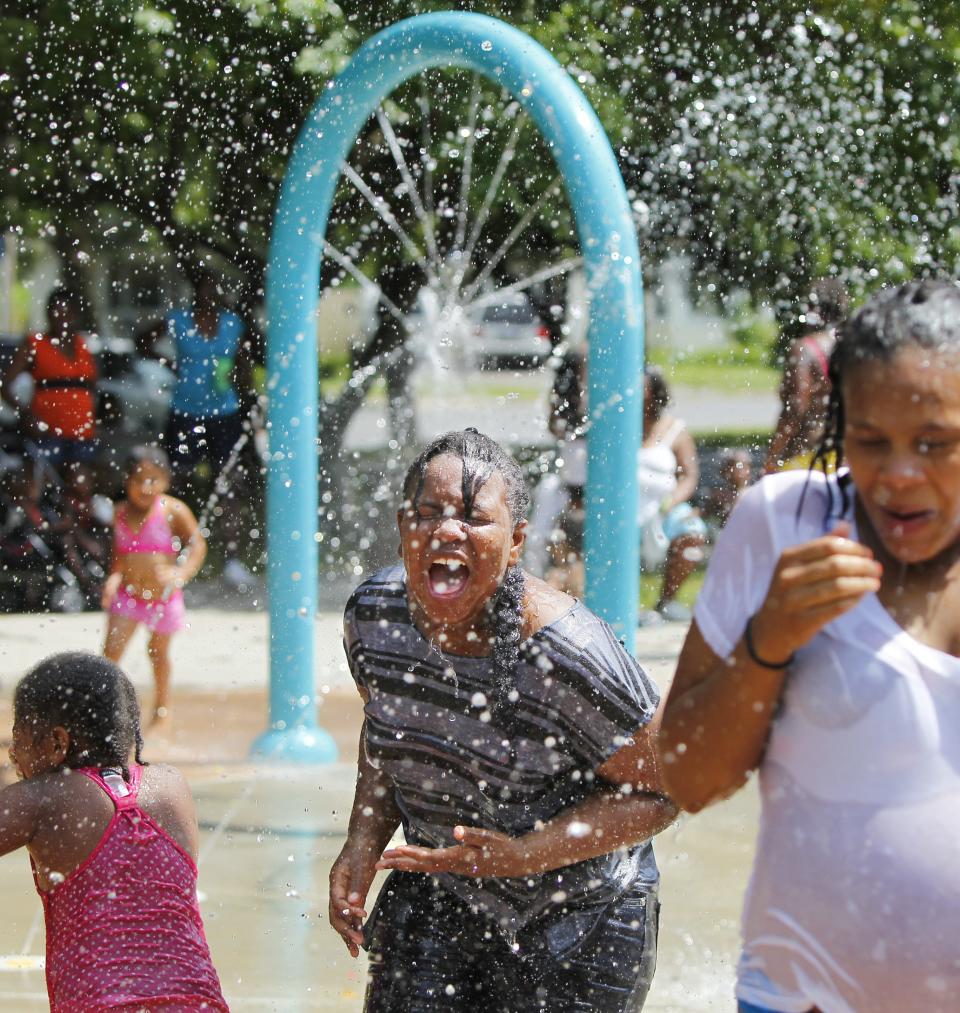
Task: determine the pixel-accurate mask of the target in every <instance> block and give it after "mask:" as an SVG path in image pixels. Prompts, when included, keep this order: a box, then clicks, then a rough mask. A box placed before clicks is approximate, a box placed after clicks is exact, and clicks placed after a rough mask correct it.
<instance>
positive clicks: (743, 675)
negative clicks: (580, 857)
mask: <svg viewBox="0 0 960 1013" xmlns="http://www.w3.org/2000/svg"><path fill="white" fill-rule="evenodd" d="M849 530H850V527H849V525H848V524H847V523H846V522H841V523H840V524H838V525H837V527H836V528H835V529H834V531H833V532H832V533H831V534H829V535H824V536H823V537H822V538H817V539H815V540H814V541H811V542H804V543H802V544H800V545H795V546H792V547H791V548H788V549H786V550H784V552H783V553H782V554H781V556H780V559H779V562H778V563H777V567H776V569H775V571H774V574H773V578H772V580H771V582H770V588H769V590H768V592H767V595H766V598H765V599H764V602H763V604H762V605H761V607H760V609H759V611H758V612H757V613H756V615H755V616H754V617H753V618H752V620H751V621H750V624H749V628H750V630H751V632H752V642H753V652H752V654H751V651H750V650H749V647H748V644H747V640H746V635H744V636H743V637H742V638H741V639H740V641H739V642H738V643H737V644H736V646H735V647H734V649H733V651H732V652H731V654H730V656H729V657H727V658H720V657H718V656H717V655H716V654H714V652H713V651H712V650H711V649H710V647H709V646H708V645H707V643H706V641H705V640H704V638H703V635H702V634H701V632H700V629H699V627H698V626H697V624H696V622H694V624H693V626H691V628H690V632H689V633H688V634H687V639H686V642H685V643H684V645H683V650H682V651H681V653H680V659H679V661H678V663H677V672H676V675H675V676H674V681H673V685H672V686H671V688H670V695H669V697H668V698H667V705H666V710H665V712H664V718H663V726H662V728H661V732H660V743H659V746H660V755H661V757H662V759H663V770H664V779H665V782H666V785H667V789H668V791H669V792H670V795H671V797H673V798H675V799H676V800H677V802H678V803H679V804H680V806H681V807H682V808H684V809H687V810H689V811H690V812H696V811H698V810H699V809H702V808H703V807H704V806H706V805H709V804H710V803H711V802H714V801H716V800H717V799H720V798H724V797H726V796H727V795H729V794H730V793H731V792H733V791H734V790H736V789H737V788H739V787H740V786H741V785H742V784H743V782H744V781H745V780H746V778H747V777H748V775H749V774H750V772H751V771H752V770H753V769H754V768H755V767H757V766H758V765H759V763H760V760H761V759H762V756H763V751H764V748H765V746H766V741H767V736H768V734H769V731H770V722H771V720H772V718H773V713H774V709H775V707H776V705H777V702H778V700H779V699H780V693H781V691H782V688H783V683H784V680H785V679H786V677H787V671H788V669H787V667H786V665H784V667H782V668H775V667H769V666H770V665H779V664H781V663H786V662H788V661H789V659H790V658H791V657H792V656H793V653H794V652H795V651H797V650H799V649H800V648H801V647H803V646H804V644H806V643H808V642H809V641H810V640H811V639H812V638H813V637H814V636H816V634H817V633H818V632H819V631H820V630H821V629H822V628H823V627H824V626H826V625H827V624H828V623H830V622H832V621H833V620H834V619H836V618H838V617H839V616H841V615H843V613H845V612H848V611H849V610H850V609H852V608H854V607H855V606H856V605H857V604H858V603H859V602H860V599H861V598H862V597H863V596H864V595H865V594H868V593H870V592H872V591H877V590H879V587H880V574H881V568H880V564H879V563H877V562H876V561H875V560H874V559H873V554H872V553H871V551H870V550H869V549H868V548H867V547H866V546H864V545H861V544H860V543H858V542H852V541H850V540H849V539H848V538H846V537H845V536H846V535H847V534H849ZM756 658H760V659H762V660H763V661H766V662H768V663H769V665H761V664H758V663H757V661H756V660H755V659H756Z"/></svg>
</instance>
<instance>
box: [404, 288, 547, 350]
mask: <svg viewBox="0 0 960 1013" xmlns="http://www.w3.org/2000/svg"><path fill="white" fill-rule="evenodd" d="M407 327H408V329H409V331H410V339H409V342H410V348H411V349H412V350H413V352H414V354H415V355H416V357H417V358H418V359H420V360H421V361H424V362H434V363H436V364H438V365H440V366H442V367H443V368H458V369H474V368H478V367H479V368H480V369H496V368H497V367H498V366H519V367H531V368H532V367H536V366H539V365H542V364H543V363H544V362H546V361H547V359H548V358H549V356H550V353H551V352H552V350H553V343H552V342H551V340H550V332H549V331H548V330H547V327H546V326H545V324H544V322H543V320H542V319H541V318H540V316H539V314H538V313H537V311H536V309H535V308H534V306H533V303H532V302H531V301H530V300H529V298H527V296H526V295H524V294H523V293H510V294H509V295H506V296H504V297H503V298H502V299H498V300H497V301H496V302H489V303H487V304H486V305H484V306H483V307H482V308H481V309H478V310H474V311H464V310H461V309H460V308H459V307H457V306H453V307H445V308H441V307H440V306H439V305H438V304H437V301H436V299H435V297H434V296H433V294H432V293H431V292H429V291H428V290H426V289H424V290H422V291H421V295H420V297H419V298H418V300H417V303H416V305H415V306H414V308H413V309H412V310H410V312H409V313H408V314H407Z"/></svg>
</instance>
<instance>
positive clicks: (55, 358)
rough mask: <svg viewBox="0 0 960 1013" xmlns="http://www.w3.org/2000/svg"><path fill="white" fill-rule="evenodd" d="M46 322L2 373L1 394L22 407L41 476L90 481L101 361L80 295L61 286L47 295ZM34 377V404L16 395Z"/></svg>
mask: <svg viewBox="0 0 960 1013" xmlns="http://www.w3.org/2000/svg"><path fill="white" fill-rule="evenodd" d="M46 310H47V326H46V330H45V331H43V332H42V333H32V334H28V335H27V336H26V337H25V338H24V339H23V342H22V344H21V345H20V347H19V348H18V349H17V351H16V352H15V353H14V356H13V359H12V360H11V362H10V365H9V366H8V367H7V369H6V372H5V373H4V375H3V386H2V388H0V397H2V398H3V400H4V401H5V402H6V403H7V404H9V405H10V406H11V407H13V408H15V409H16V410H17V411H19V412H20V420H21V433H22V436H23V439H24V448H25V450H26V452H27V453H28V454H29V455H30V456H31V457H32V458H33V459H34V460H35V461H36V462H37V465H38V472H39V474H38V475H37V478H38V480H40V481H44V480H48V479H49V478H50V477H51V472H52V474H53V475H60V476H62V477H63V478H64V479H65V480H66V481H67V482H68V484H70V485H82V484H84V483H86V484H89V482H90V474H91V466H92V463H93V459H94V457H95V456H96V453H97V419H96V390H95V386H96V382H97V363H96V360H95V359H94V357H93V353H92V352H91V351H90V349H89V347H88V346H87V343H86V341H85V340H84V337H83V335H82V334H80V333H79V331H78V323H79V320H80V314H81V304H80V298H79V296H78V295H77V293H76V292H75V291H73V289H69V288H64V287H60V288H56V289H54V290H53V292H51V293H50V295H49V297H48V298H47V306H46ZM22 376H29V377H30V380H31V381H32V384H33V391H32V395H31V398H30V402H29V405H23V404H21V402H20V401H19V400H18V398H17V396H16V395H17V393H18V391H17V390H16V386H17V380H18V379H19V378H20V377H22Z"/></svg>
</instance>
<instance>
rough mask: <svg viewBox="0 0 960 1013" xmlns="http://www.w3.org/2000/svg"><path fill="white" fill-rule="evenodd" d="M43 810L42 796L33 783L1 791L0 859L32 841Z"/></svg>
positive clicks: (18, 783) (26, 782)
mask: <svg viewBox="0 0 960 1013" xmlns="http://www.w3.org/2000/svg"><path fill="white" fill-rule="evenodd" d="M41 809H42V798H41V795H40V793H39V792H38V790H37V785H36V784H33V783H31V782H30V781H18V782H17V783H16V784H11V785H8V786H7V787H6V788H2V789H0V855H9V854H10V852H11V851H16V850H17V849H18V848H23V847H26V846H27V845H28V844H29V843H30V842H31V841H32V840H33V838H34V835H35V834H36V832H37V830H38V828H39V825H40V814H41Z"/></svg>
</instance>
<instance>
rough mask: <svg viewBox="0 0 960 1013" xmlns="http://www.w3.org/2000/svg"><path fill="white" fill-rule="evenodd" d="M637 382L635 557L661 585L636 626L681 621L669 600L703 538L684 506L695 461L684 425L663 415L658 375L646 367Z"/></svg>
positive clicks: (662, 383) (665, 397) (683, 610)
mask: <svg viewBox="0 0 960 1013" xmlns="http://www.w3.org/2000/svg"><path fill="white" fill-rule="evenodd" d="M643 377H644V390H643V443H642V445H641V447H640V450H639V452H638V454H637V481H638V485H639V487H640V498H639V508H638V512H637V521H638V523H639V525H640V557H641V561H642V564H643V567H644V569H646V570H653V569H659V568H660V567H661V566H662V568H663V582H662V584H661V586H660V593H659V596H658V598H657V603H656V605H655V606H654V611H653V613H644V614H642V615H641V622H642V623H649V622H651V621H652V622H657V621H659V620H662V619H667V620H673V621H684V622H685V621H687V620H689V619H690V610H689V609H688V608H687V607H686V606H684V605H681V604H680V603H679V602H677V601H675V600H674V599H675V598H676V594H677V592H678V591H679V590H680V588H681V586H682V585H683V582H684V581H685V580H686V579H687V577H689V576H690V574H691V573H693V571H694V570H695V569H696V568H697V565H698V564H699V563H700V562H701V561H702V560H703V555H704V546H705V545H706V538H707V529H706V525H705V524H704V523H703V520H702V518H701V517H700V515H699V513H698V512H697V511H696V510H695V509H694V508H693V506H691V504H690V500H691V499H692V498H693V496H694V494H695V493H696V491H697V485H698V484H699V482H700V462H699V459H698V457H697V446H696V444H695V443H694V441H693V436H692V435H691V434H690V430H689V429H687V425H686V423H685V422H684V421H683V419H679V418H676V417H675V416H673V415H670V414H669V413H668V412H667V410H666V409H667V405H668V404H669V403H670V390H669V388H668V387H667V382H666V380H665V379H664V377H663V374H662V373H661V372H660V370H659V369H657V368H656V367H655V366H647V367H646V368H645V369H644V373H643Z"/></svg>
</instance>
